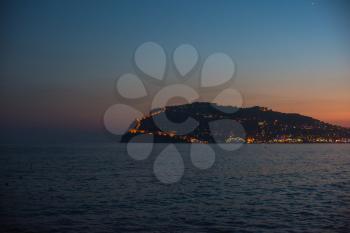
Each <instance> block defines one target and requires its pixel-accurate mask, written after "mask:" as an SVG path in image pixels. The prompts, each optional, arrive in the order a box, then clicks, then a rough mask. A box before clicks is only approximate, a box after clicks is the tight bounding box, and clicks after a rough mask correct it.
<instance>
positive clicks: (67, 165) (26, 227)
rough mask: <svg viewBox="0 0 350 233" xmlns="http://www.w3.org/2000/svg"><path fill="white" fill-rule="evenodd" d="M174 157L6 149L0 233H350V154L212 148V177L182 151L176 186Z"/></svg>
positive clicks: (0, 153) (97, 148)
mask: <svg viewBox="0 0 350 233" xmlns="http://www.w3.org/2000/svg"><path fill="white" fill-rule="evenodd" d="M165 147H166V145H163V144H156V145H154V148H153V151H152V153H151V155H149V156H148V157H147V158H144V159H137V160H135V159H134V158H133V157H131V156H130V155H129V153H128V152H127V148H126V144H118V143H98V144H97V143H95V144H94V143H90V144H73V145H72V144H70V145H69V144H64V145H31V146H19V145H2V146H1V148H0V232H4V233H11V232H21V233H22V232H24V233H25V232H33V233H34V232H35V233H41V232H57V233H64V232H82V233H90V232H167V233H168V232H169V233H171V232H259V233H260V232H279V233H280V232H315V233H320V232H344V233H345V232H350V145H349V144H297V145H296V144H285V145H281V144H267V145H265V144H259V145H243V146H242V147H241V148H239V149H237V150H235V151H225V150H222V149H221V148H219V147H217V146H215V145H213V151H214V152H215V161H214V163H213V164H212V166H211V167H209V168H206V169H200V168H198V167H196V166H194V164H193V161H192V160H191V158H190V152H189V151H191V150H190V147H191V145H189V144H177V145H175V147H176V149H177V151H179V152H180V154H181V156H182V161H183V165H184V166H183V174H182V175H181V179H179V180H178V181H176V182H173V183H164V182H161V181H160V180H159V179H158V178H157V176H156V175H155V169H154V166H155V160H156V159H157V156H159V153H160V152H161V151H162V150H163V149H164V148H165ZM140 150H142V148H141V147H140ZM205 153H206V152H205V151H204V152H203V155H205ZM208 153H209V152H208Z"/></svg>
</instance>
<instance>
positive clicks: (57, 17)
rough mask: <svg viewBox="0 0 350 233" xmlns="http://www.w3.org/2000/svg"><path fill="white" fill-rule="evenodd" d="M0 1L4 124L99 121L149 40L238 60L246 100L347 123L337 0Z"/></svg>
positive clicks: (342, 7)
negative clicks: (135, 55)
mask: <svg viewBox="0 0 350 233" xmlns="http://www.w3.org/2000/svg"><path fill="white" fill-rule="evenodd" d="M1 4H2V7H1V9H2V10H1V15H2V16H1V17H2V20H1V21H2V23H1V34H2V43H1V50H2V52H1V54H0V59H1V63H2V65H1V67H0V72H1V73H0V75H1V80H2V81H1V82H2V84H1V86H2V87H1V88H2V91H1V92H2V95H3V98H2V99H3V100H5V101H2V102H4V103H2V104H3V109H5V114H4V115H3V118H4V119H3V120H2V121H1V122H2V124H3V125H5V126H9V125H13V126H16V127H35V126H37V127H43V128H45V127H52V128H61V127H68V128H89V127H90V128H91V129H94V128H99V127H100V118H101V116H102V115H103V112H104V111H105V109H106V108H107V107H108V106H109V105H111V104H113V103H115V102H117V101H118V100H116V99H115V95H114V93H113V92H114V91H115V89H114V86H113V85H114V83H115V79H116V77H118V76H119V75H121V74H123V73H125V72H131V71H133V69H134V67H133V65H132V55H133V53H134V51H135V48H137V46H139V45H140V44H141V43H143V42H146V41H155V42H157V43H159V44H160V45H162V46H163V47H164V48H165V50H166V52H167V53H168V54H171V53H172V52H173V50H174V49H175V48H176V47H177V46H178V45H181V44H183V43H187V44H192V45H193V46H194V47H196V48H197V50H198V52H199V54H200V57H201V58H202V59H203V58H205V57H207V56H208V55H210V54H211V53H214V52H224V53H227V54H228V55H230V56H231V57H232V58H233V59H234V60H235V62H236V65H237V70H238V72H237V80H236V85H237V88H239V89H240V90H241V92H242V93H243V95H244V97H245V105H246V106H250V105H265V106H268V107H271V108H273V109H276V110H280V111H287V112H300V113H303V114H307V115H311V116H314V117H317V118H320V119H323V120H325V121H330V122H333V123H337V124H342V125H347V126H350V110H349V107H348V106H350V105H349V103H350V94H349V93H348V89H349V87H350V82H349V79H350V77H349V75H350V69H349V68H348V64H349V61H350V48H349V45H348V44H349V43H348V42H349V39H350V37H349V28H350V26H349V25H348V24H349V23H348V22H350V20H347V19H348V15H347V14H346V12H347V11H346V9H349V8H348V5H347V4H345V3H343V2H342V1H317V0H315V1H311V0H310V1H309V0H304V1H301V0H296V1H287V0H280V1H277V0H267V1H249V0H248V1H243V0H242V1H8V2H7V3H5V2H2V3H1Z"/></svg>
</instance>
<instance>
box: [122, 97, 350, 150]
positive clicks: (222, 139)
mask: <svg viewBox="0 0 350 233" xmlns="http://www.w3.org/2000/svg"><path fill="white" fill-rule="evenodd" d="M165 117H166V119H169V120H170V121H171V122H178V123H181V122H183V121H185V120H186V119H187V118H189V117H190V118H192V119H194V120H196V122H198V125H197V126H196V127H195V129H194V130H192V131H191V132H188V133H186V134H181V133H179V132H177V131H176V130H174V129H167V130H164V127H163V128H162V130H161V129H160V128H159V124H157V123H156V120H157V119H165ZM223 119H228V120H234V121H235V122H238V123H240V125H242V126H243V129H244V132H245V133H244V135H242V134H241V133H238V132H237V133H236V132H235V131H234V130H233V131H232V130H226V129H225V127H223V129H216V130H214V132H213V129H212V128H210V122H215V121H218V120H223ZM139 135H153V138H154V139H153V140H154V142H156V143H234V142H243V143H249V144H250V143H350V129H349V128H345V127H341V126H337V125H332V124H329V123H325V122H322V121H320V120H317V119H314V118H311V117H308V116H303V115H300V114H295V113H282V112H276V111H273V110H271V109H268V108H265V107H259V106H255V107H249V108H236V107H231V106H219V105H215V104H212V103H207V102H195V103H191V104H184V105H177V106H167V107H165V108H161V109H154V110H152V111H151V112H150V113H149V114H148V115H147V116H145V117H143V118H142V119H135V121H134V123H133V124H132V126H130V129H129V130H128V132H127V133H125V134H124V135H123V136H122V138H121V142H129V141H130V140H131V139H132V138H134V137H135V136H139ZM213 135H215V136H213ZM137 138H142V137H137ZM141 142H142V139H141Z"/></svg>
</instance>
